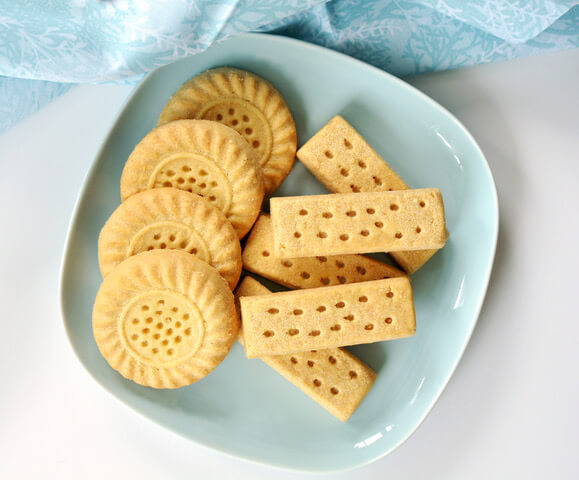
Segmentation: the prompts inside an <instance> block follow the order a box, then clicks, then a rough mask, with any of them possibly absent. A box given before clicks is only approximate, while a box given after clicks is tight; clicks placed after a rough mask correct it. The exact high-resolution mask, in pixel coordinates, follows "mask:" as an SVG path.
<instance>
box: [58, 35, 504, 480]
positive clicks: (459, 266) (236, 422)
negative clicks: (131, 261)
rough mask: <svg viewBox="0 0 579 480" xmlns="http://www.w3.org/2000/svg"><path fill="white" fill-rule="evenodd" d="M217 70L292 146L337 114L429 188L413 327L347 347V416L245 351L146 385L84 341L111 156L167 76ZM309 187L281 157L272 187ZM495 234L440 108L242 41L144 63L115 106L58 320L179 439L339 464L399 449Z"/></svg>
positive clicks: (316, 58) (139, 127)
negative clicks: (261, 105)
mask: <svg viewBox="0 0 579 480" xmlns="http://www.w3.org/2000/svg"><path fill="white" fill-rule="evenodd" d="M221 65H229V66H236V67H239V68H243V69H247V70H250V71H253V72H255V73H257V74H259V75H261V76H263V77H265V78H266V79H268V80H270V81H271V82H272V83H273V84H274V85H275V86H276V87H277V88H278V89H279V91H280V92H281V94H282V95H283V96H284V98H285V99H286V101H287V103H288V105H289V107H290V109H291V110H292V113H293V115H294V118H295V121H296V125H297V130H298V138H299V144H302V143H304V142H305V141H306V140H307V139H308V138H310V137H311V136H312V135H313V134H314V133H315V132H316V131H317V130H318V129H319V128H320V127H321V126H322V125H324V124H325V123H326V122H327V121H328V120H329V119H330V118H331V117H332V116H333V115H336V114H340V115H342V116H344V117H345V118H346V120H348V121H349V122H350V123H351V124H352V125H353V126H354V127H355V128H356V129H357V130H358V131H359V132H360V133H361V134H362V135H363V136H364V138H365V139H366V140H367V141H368V142H369V143H370V145H372V146H373V147H374V148H375V149H376V150H377V151H378V152H379V153H380V154H381V155H382V156H383V157H384V158H385V159H386V160H387V161H388V163H389V164H390V165H391V166H392V167H393V168H394V170H396V171H397V172H398V173H399V174H400V175H401V177H402V178H403V179H404V180H405V181H406V182H407V183H408V184H409V185H411V186H413V187H416V188H418V187H439V188H440V189H441V191H442V194H443V198H444V203H445V208H446V220H447V226H448V230H449V231H450V240H449V241H448V243H447V245H446V246H445V247H444V249H443V250H442V251H441V252H439V253H438V254H437V255H435V257H434V258H433V259H432V260H431V261H430V262H429V263H428V264H427V265H426V266H425V267H424V268H423V269H421V270H420V271H419V272H418V273H416V274H415V275H413V282H412V285H413V289H414V295H415V297H414V298H415V304H416V317H417V333H416V335H415V336H414V337H411V338H408V339H403V340H396V341H392V342H384V343H379V344H373V345H362V346H359V347H356V348H354V349H353V350H354V351H355V353H356V354H357V355H358V356H359V357H361V358H362V359H363V360H364V361H365V362H367V363H368V364H369V365H370V366H371V367H373V368H374V369H375V370H376V371H377V372H378V379H377V381H376V384H375V385H374V387H373V388H372V390H371V392H370V394H369V395H368V396H367V398H366V399H365V400H364V401H363V403H362V404H361V406H360V407H359V408H358V410H357V411H356V412H355V413H354V415H353V416H352V417H351V419H350V420H349V421H348V422H347V423H341V422H339V421H338V420H336V419H335V418H334V417H333V416H331V415H330V414H328V413H327V412H326V411H325V410H324V409H322V408H321V407H320V406H318V405H317V404H316V403H314V402H313V401H311V400H310V399H309V398H308V397H306V396H305V395H304V394H303V393H302V392H300V391H299V390H298V389H296V388H295V387H293V386H292V385H291V384H289V383H288V382H286V381H285V380H284V379H283V378H282V377H280V376H279V375H278V374H277V373H275V372H274V371H273V370H271V369H270V368H269V367H267V366H266V365H265V364H263V363H262V362H261V361H260V360H248V359H246V358H245V356H244V354H243V351H242V349H241V348H240V347H239V346H238V345H235V346H234V348H233V350H232V352H231V353H230V355H229V356H228V357H227V358H226V359H225V361H224V362H223V363H222V364H221V365H220V366H219V367H218V368H216V369H215V370H214V371H213V372H212V373H211V374H210V375H209V376H208V377H207V378H205V379H203V380H201V381H200V382H198V383H196V384H194V385H192V386H190V387H186V388H182V389H179V390H177V391H157V390H154V389H150V388H144V387H140V386H138V385H136V384H134V383H132V382H130V381H127V380H125V379H124V378H122V377H121V376H120V375H119V374H117V373H116V372H115V371H113V370H112V369H111V368H110V367H109V366H108V365H107V364H106V362H105V361H104V360H103V358H102V357H101V355H100V354H99V352H98V350H97V347H96V344H95V342H94V340H93V336H92V329H91V312H92V304H93V300H94V297H95V294H96V291H97V289H98V287H99V283H100V281H101V277H100V274H99V270H98V265H97V236H98V233H99V230H100V228H101V227H102V225H103V224H104V222H105V220H106V219H107V218H108V216H109V215H110V213H111V212H112V211H113V210H114V209H115V207H116V206H117V205H118V203H119V179H120V175H121V170H122V168H123V165H124V162H125V160H126V159H127V157H128V155H129V153H130V152H131V150H132V149H133V147H134V146H135V144H136V143H137V142H138V141H139V140H140V139H141V138H142V137H143V136H144V135H145V134H146V133H147V132H148V131H149V130H150V129H151V128H152V127H154V126H155V124H156V121H157V118H158V116H159V113H160V112H161V109H162V108H163V106H164V105H165V102H166V101H167V99H168V98H169V96H170V95H171V94H172V93H173V92H174V91H175V90H176V89H177V88H178V87H179V85H181V84H182V83H183V82H185V81H186V80H188V79H189V78H191V77H192V76H194V75H195V74H197V73H199V72H202V71H203V70H206V69H208V68H211V67H216V66H221ZM322 192H324V189H323V188H322V187H321V185H320V184H318V183H317V181H316V180H315V179H314V178H313V177H312V176H311V175H310V174H309V173H308V172H307V171H306V170H305V168H303V166H302V165H301V164H300V163H299V162H296V165H295V167H294V169H293V171H292V173H291V175H290V176H289V177H288V179H287V180H286V181H285V182H284V184H283V185H282V187H281V188H280V189H279V190H278V192H277V193H276V195H290V194H291V195H299V194H311V193H322ZM497 229H498V206H497V196H496V191H495V186H494V182H493V179H492V176H491V172H490V170H489V167H488V165H487V162H486V161H485V158H484V156H483V154H482V152H481V151H480V149H479V148H478V146H477V145H476V143H475V141H474V140H473V138H472V137H471V136H470V134H469V133H468V132H467V131H466V130H465V128H464V127H463V126H462V125H461V124H460V123H459V122H458V121H457V120H456V119H455V118H454V117H453V116H452V115H450V114H449V113H448V112H447V111H446V110H444V109H443V108H442V107H440V106H439V105H438V104H436V103H435V102H434V101H432V100H431V99H429V98H428V97H426V96H425V95H423V94H422V93H420V92H418V91H417V90H415V89H414V88H412V87H410V86H409V85H407V84H406V83H404V82H402V81H400V80H398V79H397V78H395V77H392V76H390V75H388V74H386V73H384V72H382V71H380V70H378V69H376V68H373V67H371V66H368V65H366V64H364V63H361V62H359V61H356V60H353V59H351V58H349V57H347V56H344V55H341V54H339V53H335V52H333V51H330V50H326V49H323V48H320V47H316V46H312V45H309V44H306V43H302V42H299V41H296V40H291V39H287V38H283V37H275V36H268V35H246V36H243V37H238V38H236V39H234V40H230V41H227V42H224V43H221V44H219V45H217V46H215V47H213V48H211V49H210V50H208V51H207V52H205V53H202V54H199V55H196V56H195V57H193V58H190V59H187V60H183V61H180V62H178V63H174V64H172V65H169V66H166V67H164V68H161V69H159V70H157V71H155V72H153V73H152V74H151V75H149V76H148V77H147V78H146V79H145V80H144V81H143V82H142V84H141V85H140V86H139V88H138V89H137V90H136V91H135V93H134V94H133V96H132V97H131V98H130V100H129V101H128V102H127V104H126V105H125V108H124V109H123V111H122V112H121V114H120V115H119V117H118V119H117V120H116V122H115V123H114V125H113V127H112V129H111V132H110V134H109V136H108V138H107V139H106V140H105V142H104V143H103V146H102V149H101V151H100V153H99V154H98V156H97V158H96V159H95V161H94V164H93V166H92V168H91V171H90V173H89V175H88V177H87V179H86V181H85V184H84V186H83V187H82V191H81V193H80V197H79V200H78V203H77V206H76V210H75V214H74V218H73V220H72V222H71V226H70V231H69V236H68V242H67V245H66V250H65V253H64V261H63V267H62V285H61V295H62V311H63V316H64V322H65V325H66V329H67V331H68V335H69V338H70V341H71V342H72V345H73V347H74V349H75V351H76V353H77V355H78V357H79V359H80V361H81V362H82V363H83V364H84V366H85V367H86V368H87V370H88V371H89V372H90V374H91V375H92V376H93V377H94V378H95V379H96V380H97V381H98V382H99V383H100V384H101V385H102V386H103V387H104V388H106V389H107V390H108V391H109V392H111V393H112V394H113V395H114V396H116V397H118V398H119V399H120V400H121V401H122V402H124V403H126V404H127V405H128V406H130V407H131V408H133V409H134V410H136V411H138V412H140V413H141V414H143V415H144V416H146V417H148V418H150V419H152V420H153V421H155V422H158V423H159V424H161V425H164V426H165V427H167V428H169V429H171V430H173V431H175V432H177V433H179V434H181V435H183V436H184V437H187V438H189V439H191V440H193V441H195V442H198V443H200V444H203V445H206V446H208V447H210V448H214V449H216V450H219V451H222V452H224V453H227V454H230V455H234V456H237V457H241V458H245V459H248V460H253V461H257V462H261V463H265V464H271V465H277V466H281V467H285V468H292V469H298V470H309V471H332V470H341V469H348V468H353V467H356V466H360V465H364V464H366V463H369V462H372V461H373V460H376V459H377V458H380V457H382V456H384V455H386V454H387V453H389V452H391V451H392V450H393V449H394V448H396V447H397V446H399V445H400V444H401V443H402V442H403V441H404V440H405V439H407V438H408V437H409V435H410V434H411V433H412V432H413V431H414V430H415V429H416V428H417V427H418V425H419V424H420V423H421V422H422V420H423V419H424V417H425V416H426V414H427V413H428V412H429V411H430V409H431V408H432V406H433V405H434V403H435V402H436V400H437V398H438V397H439V395H440V394H441V392H442V390H443V389H444V387H445V385H446V383H447V382H448V380H449V378H450V376H451V375H452V373H453V371H454V369H455V368H456V365H457V363H458V362H459V360H460V358H461V355H462V353H463V351H464V349H465V347H466V345H467V343H468V340H469V338H470V335H471V332H472V330H473V328H474V326H475V323H476V320H477V317H478V314H479V310H480V308H481V304H482V302H483V299H484V296H485V291H486V288H487V283H488V280H489V275H490V271H491V267H492V263H493V256H494V252H495V245H496V239H497Z"/></svg>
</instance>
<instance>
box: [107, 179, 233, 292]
mask: <svg viewBox="0 0 579 480" xmlns="http://www.w3.org/2000/svg"><path fill="white" fill-rule="evenodd" d="M155 248H159V249H165V248H166V249H177V250H183V251H185V252H188V253H190V254H193V255H195V256H196V257H197V258H198V259H200V260H203V261H204V262H207V263H208V264H210V265H211V266H213V267H215V268H216V269H217V271H218V272H219V273H220V274H221V276H222V277H223V278H225V280H226V281H227V283H228V284H229V287H230V288H231V289H233V288H235V285H237V282H238V280H239V276H240V275H241V247H240V245H239V239H238V238H237V234H236V233H235V230H234V229H233V227H232V226H231V223H230V222H229V220H227V218H225V215H223V213H222V212H221V211H220V210H219V209H218V208H217V207H215V206H213V205H212V204H211V203H209V202H208V201H207V200H205V199H203V198H201V197H200V196H199V195H195V194H192V193H189V192H184V191H183V190H178V189H176V188H153V189H151V190H145V191H144V192H140V193H137V194H135V195H132V196H131V197H129V198H127V200H125V201H124V202H123V203H121V204H120V205H119V207H118V208H117V209H116V210H115V211H114V212H113V214H112V215H111V216H110V218H109V219H108V220H107V222H106V223H105V225H104V227H103V228H102V230H101V233H100V235H99V242H98V257H99V266H100V270H101V274H102V275H103V277H104V276H106V275H107V274H108V273H109V272H110V271H111V270H112V269H113V268H114V267H116V266H117V265H118V264H119V263H121V262H122V261H123V260H125V259H126V258H127V257H130V256H132V255H136V254H138V253H141V252H144V251H148V250H153V249H155Z"/></svg>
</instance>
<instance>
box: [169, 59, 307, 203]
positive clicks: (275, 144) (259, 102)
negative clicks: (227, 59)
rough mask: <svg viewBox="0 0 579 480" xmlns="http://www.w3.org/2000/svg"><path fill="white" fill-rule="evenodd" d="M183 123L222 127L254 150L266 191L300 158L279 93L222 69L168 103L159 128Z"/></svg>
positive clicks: (240, 72) (201, 78) (204, 76)
mask: <svg viewBox="0 0 579 480" xmlns="http://www.w3.org/2000/svg"><path fill="white" fill-rule="evenodd" d="M183 118H200V119H206V120H213V121H216V122H221V123H223V124H225V125H228V126H230V127H231V128H234V129H235V130H237V131H238V132H239V133H240V134H241V135H242V136H243V137H244V138H245V139H246V140H247V142H248V143H249V145H251V147H252V148H253V150H254V152H255V153H256V157H257V159H258V162H259V165H260V166H261V168H262V171H263V177H264V183H265V191H266V193H271V192H273V191H274V190H275V189H276V188H277V187H278V186H279V184H280V183H281V182H282V181H283V179H284V178H285V177H286V176H287V174H288V173H289V171H290V170H291V167H292V165H293V162H294V158H295V153H296V143H297V140H296V127H295V124H294V120H293V118H292V115H291V112H290V110H289V108H288V107H287V105H286V103H285V101H284V99H283V98H282V97H281V95H280V94H279V93H278V91H277V90H276V89H275V88H274V87H273V86H272V85H271V84H270V83H269V82H267V81H266V80H264V79H263V78H261V77H259V76H257V75H255V74H253V73H250V72H246V71H243V70H239V69H236V68H229V67H222V68H215V69H212V70H208V71H206V72H203V73H201V74H200V75H197V76H196V77H194V78H193V79H191V80H189V81H188V82H187V83H185V84H184V85H182V86H181V87H180V88H179V90H177V92H176V93H175V94H174V95H173V96H172V97H171V98H170V99H169V101H168V103H167V105H166V106H165V108H164V109H163V112H162V113H161V116H160V118H159V125H163V124H164V123H167V122H171V121H174V120H178V119H183Z"/></svg>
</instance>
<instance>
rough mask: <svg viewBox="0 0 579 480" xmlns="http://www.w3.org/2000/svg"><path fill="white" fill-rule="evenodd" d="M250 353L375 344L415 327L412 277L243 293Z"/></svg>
mask: <svg viewBox="0 0 579 480" xmlns="http://www.w3.org/2000/svg"><path fill="white" fill-rule="evenodd" d="M240 308H241V318H242V320H241V321H242V323H243V335H244V339H245V353H246V355H247V356H248V357H249V358H253V357H260V356H263V355H282V354H287V353H292V352H298V351H304V350H312V349H315V350H318V349H322V348H333V347H342V346H346V345H356V344H360V343H372V342H378V341H382V340H391V339H394V338H401V337H407V336H410V335H413V334H414V332H415V331H416V321H415V318H414V304H413V300H412V289H411V288H410V281H409V280H408V277H398V278H387V279H384V280H374V281H371V282H361V283H351V284H349V285H338V286H334V287H321V288H310V289H306V290H294V291H290V292H278V293H272V294H269V295H259V296H253V297H241V298H240Z"/></svg>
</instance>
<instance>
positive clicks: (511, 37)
mask: <svg viewBox="0 0 579 480" xmlns="http://www.w3.org/2000/svg"><path fill="white" fill-rule="evenodd" d="M578 4H579V2H578V1H571V0H511V1H507V0H478V1H474V0H415V1H405V0H367V1H364V0H332V1H327V0H286V1H284V2H279V1H267V0H196V1H191V0H130V1H129V0H108V1H105V0H100V1H97V0H93V1H91V0H19V1H17V2H15V1H14V0H0V131H2V130H5V129H7V128H9V127H10V126H11V125H13V124H15V123H16V122H17V121H19V120H20V119H22V118H24V117H25V116H27V115H28V114H30V113H31V112H33V111H35V110H37V109H38V108H40V107H41V106H42V105H43V104H45V103H47V102H49V101H50V100H51V99H52V98H54V97H56V96H58V95H61V94H62V93H64V92H65V91H67V90H68V89H69V88H70V87H71V85H73V84H75V83H81V82H126V81H129V82H136V81H137V80H138V79H140V78H141V77H142V75H143V74H144V73H146V72H149V71H151V70H153V69H155V68H157V67H159V66H161V65H165V64H167V63H170V62H173V61H175V60H178V59H181V58H184V57H187V56H190V55H194V54H196V53H198V52H201V51H203V50H205V49H207V48H208V47H209V46H210V45H211V44H213V43H215V42H217V41H220V40H222V39H225V38H229V37H232V36H235V35H238V34H240V33H244V32H250V31H260V32H273V33H277V34H280V35H287V36H291V37H295V38H299V39H302V40H306V41H308V42H312V43H316V44H319V45H323V46H326V47H329V48H332V49H334V50H338V51H342V52H344V53H347V54H348V55H351V56H354V57H357V58H359V59H361V60H364V61H366V62H369V63H371V64H373V65H376V66H377V67H379V68H382V69H384V70H386V71H389V72H391V73H394V74H396V75H400V76H402V75H407V74H411V73H420V72H427V71H435V70H445V69H451V68H458V67H463V66H467V65H473V64H478V63H487V62H494V61H498V60H505V59H509V58H513V57H519V56H526V55H533V54H536V53H540V52H543V51H547V50H553V49H563V48H573V47H577V46H579V7H578V6H577V5H578Z"/></svg>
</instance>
